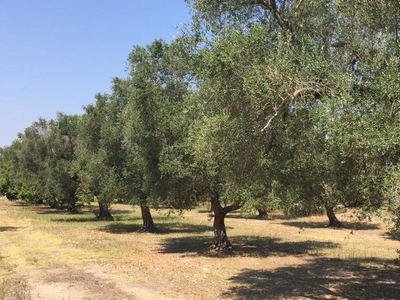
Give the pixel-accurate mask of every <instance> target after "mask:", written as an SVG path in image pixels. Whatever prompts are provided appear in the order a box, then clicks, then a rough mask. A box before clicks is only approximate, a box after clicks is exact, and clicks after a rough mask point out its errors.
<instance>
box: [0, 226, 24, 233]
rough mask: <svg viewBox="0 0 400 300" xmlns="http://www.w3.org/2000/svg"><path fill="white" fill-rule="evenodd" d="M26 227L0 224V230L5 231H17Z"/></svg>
mask: <svg viewBox="0 0 400 300" xmlns="http://www.w3.org/2000/svg"><path fill="white" fill-rule="evenodd" d="M22 228H25V227H15V226H0V232H3V231H17V230H20V229H22Z"/></svg>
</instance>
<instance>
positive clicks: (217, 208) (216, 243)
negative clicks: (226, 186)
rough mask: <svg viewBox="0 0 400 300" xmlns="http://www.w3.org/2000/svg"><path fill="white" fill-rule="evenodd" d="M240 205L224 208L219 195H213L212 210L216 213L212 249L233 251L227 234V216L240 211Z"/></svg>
mask: <svg viewBox="0 0 400 300" xmlns="http://www.w3.org/2000/svg"><path fill="white" fill-rule="evenodd" d="M239 208H240V205H239V204H234V205H231V206H228V207H222V206H221V203H220V202H219V198H218V194H217V193H213V194H212V195H211V210H212V211H213V213H214V240H213V243H212V245H211V248H212V249H216V250H231V249H233V247H232V244H231V242H230V241H229V239H228V235H227V234H226V227H225V216H226V214H227V213H228V212H231V211H233V210H236V209H239Z"/></svg>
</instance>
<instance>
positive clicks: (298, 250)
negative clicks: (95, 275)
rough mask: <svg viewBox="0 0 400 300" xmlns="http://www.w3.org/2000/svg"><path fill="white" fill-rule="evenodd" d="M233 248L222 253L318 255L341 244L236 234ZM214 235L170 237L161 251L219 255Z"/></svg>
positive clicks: (240, 254) (225, 254) (234, 254)
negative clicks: (212, 245) (213, 239)
mask: <svg viewBox="0 0 400 300" xmlns="http://www.w3.org/2000/svg"><path fill="white" fill-rule="evenodd" d="M231 242H232V243H233V250H232V251H229V252H224V253H220V254H222V256H254V257H268V256H287V255H305V254H308V255H318V253H319V252H320V251H321V250H323V249H333V248H337V247H338V246H339V244H336V243H332V242H320V241H311V240H310V241H300V242H282V240H281V239H278V238H270V237H254V236H235V237H233V238H231ZM211 243H212V236H209V237H204V236H186V237H178V238H175V237H174V238H168V239H165V240H164V241H163V242H162V248H161V250H160V252H161V253H182V254H184V253H186V252H196V253H197V254H199V255H205V256H216V255H217V256H219V254H218V253H215V251H209V247H210V246H211Z"/></svg>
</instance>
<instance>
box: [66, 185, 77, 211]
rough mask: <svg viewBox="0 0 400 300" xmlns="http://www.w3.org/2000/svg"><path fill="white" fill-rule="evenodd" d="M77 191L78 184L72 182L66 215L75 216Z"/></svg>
mask: <svg viewBox="0 0 400 300" xmlns="http://www.w3.org/2000/svg"><path fill="white" fill-rule="evenodd" d="M77 189H78V183H77V182H76V181H73V182H72V184H71V189H70V192H69V198H68V206H67V209H68V213H69V214H77V213H78V209H77V208H76V190H77Z"/></svg>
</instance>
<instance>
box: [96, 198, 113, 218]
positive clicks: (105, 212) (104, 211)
mask: <svg viewBox="0 0 400 300" xmlns="http://www.w3.org/2000/svg"><path fill="white" fill-rule="evenodd" d="M98 203H99V214H98V215H97V219H98V220H100V221H112V220H114V218H113V216H112V215H111V213H110V210H109V209H108V204H107V203H104V202H100V201H99V202H98Z"/></svg>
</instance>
